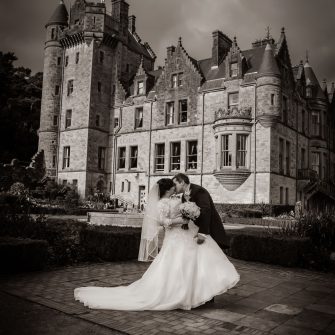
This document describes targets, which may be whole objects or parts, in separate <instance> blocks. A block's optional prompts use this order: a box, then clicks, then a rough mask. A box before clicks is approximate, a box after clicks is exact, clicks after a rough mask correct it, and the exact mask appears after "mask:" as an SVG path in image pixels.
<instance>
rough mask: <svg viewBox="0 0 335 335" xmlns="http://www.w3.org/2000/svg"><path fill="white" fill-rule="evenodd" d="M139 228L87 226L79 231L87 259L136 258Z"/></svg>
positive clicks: (139, 234) (122, 259) (139, 236)
mask: <svg viewBox="0 0 335 335" xmlns="http://www.w3.org/2000/svg"><path fill="white" fill-rule="evenodd" d="M140 239H141V229H139V228H118V227H104V226H103V227H102V226H89V227H87V228H86V229H83V230H82V231H81V233H80V241H81V245H82V247H83V249H84V250H85V258H86V259H88V260H98V259H100V260H104V261H124V260H130V259H136V258H137V256H138V250H139V246H140Z"/></svg>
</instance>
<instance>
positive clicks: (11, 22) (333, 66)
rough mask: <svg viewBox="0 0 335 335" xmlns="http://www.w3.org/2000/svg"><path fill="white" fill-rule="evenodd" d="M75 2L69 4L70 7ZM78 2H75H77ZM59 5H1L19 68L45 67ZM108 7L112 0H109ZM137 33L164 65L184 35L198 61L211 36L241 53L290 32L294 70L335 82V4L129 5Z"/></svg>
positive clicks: (2, 36)
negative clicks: (50, 24)
mask: <svg viewBox="0 0 335 335" xmlns="http://www.w3.org/2000/svg"><path fill="white" fill-rule="evenodd" d="M69 1H70V0H66V1H65V2H66V3H67V4H69ZM72 1H73V0H72ZM58 2H59V1H58V0H52V1H51V0H47V1H45V0H30V1H26V0H11V1H1V2H0V41H1V42H0V43H1V45H0V50H2V51H15V52H16V54H17V56H18V58H19V64H21V65H24V66H27V67H30V68H32V70H33V71H41V70H42V68H43V47H44V38H45V31H44V25H45V23H46V22H47V21H48V19H49V17H50V16H51V15H52V13H53V11H54V10H55V8H56V6H57V5H58ZM105 2H106V3H107V4H108V5H109V3H110V0H106V1H105ZM128 3H129V5H130V7H129V9H130V14H134V15H135V16H136V17H137V22H136V26H137V30H138V33H139V35H140V36H141V38H142V40H143V41H148V42H149V43H150V45H151V47H152V48H153V50H154V51H155V53H156V54H157V56H158V59H157V65H161V64H163V63H164V58H165V57H166V48H167V47H168V46H169V45H171V44H176V43H177V41H178V37H179V36H182V38H183V45H184V47H185V48H186V50H187V51H188V53H189V54H190V55H191V56H192V57H194V58H196V59H204V58H208V57H210V55H211V47H212V32H213V31H214V30H216V29H220V30H222V31H223V32H224V33H225V34H227V35H228V36H229V37H230V38H233V37H234V36H236V37H237V41H238V43H239V46H240V48H241V49H242V50H246V49H249V48H251V43H252V42H253V41H254V40H255V39H258V38H261V37H264V36H265V35H266V27H267V26H269V27H270V28H271V34H272V35H273V37H274V38H275V39H276V40H278V38H279V35H280V30H281V27H282V26H284V27H285V28H286V36H287V40H288V45H289V51H290V56H291V60H292V63H293V65H294V64H297V63H299V61H300V59H304V58H305V54H306V50H309V55H310V62H311V65H312V66H313V68H314V71H315V72H316V74H317V75H318V78H319V79H320V81H322V79H323V78H328V82H331V81H335V61H334V60H335V47H334V46H335V34H334V31H335V1H333V0H319V1H306V0H294V1H292V0H168V1H166V0H128Z"/></svg>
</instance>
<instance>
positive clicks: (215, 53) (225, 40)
mask: <svg viewBox="0 0 335 335" xmlns="http://www.w3.org/2000/svg"><path fill="white" fill-rule="evenodd" d="M232 44H233V42H232V40H231V39H230V38H229V37H228V36H227V35H225V34H224V33H223V32H222V31H220V30H216V31H214V32H213V48H212V67H218V66H219V65H220V64H221V63H222V61H223V60H224V58H225V57H226V55H227V53H228V52H229V50H230V48H231V46H232Z"/></svg>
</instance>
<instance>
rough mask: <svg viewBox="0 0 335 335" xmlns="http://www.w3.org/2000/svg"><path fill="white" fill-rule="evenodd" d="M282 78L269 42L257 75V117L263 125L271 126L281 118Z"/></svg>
mask: <svg viewBox="0 0 335 335" xmlns="http://www.w3.org/2000/svg"><path fill="white" fill-rule="evenodd" d="M280 112H281V78H280V71H279V68H278V64H277V61H276V58H275V56H274V54H273V50H272V47H271V45H270V44H269V43H268V44H267V45H266V48H265V50H264V54H263V59H262V62H261V66H260V68H259V71H258V76H257V108H256V118H257V119H258V120H259V121H260V123H261V124H262V126H264V127H271V126H272V125H274V124H275V123H276V122H277V121H278V120H279V118H280Z"/></svg>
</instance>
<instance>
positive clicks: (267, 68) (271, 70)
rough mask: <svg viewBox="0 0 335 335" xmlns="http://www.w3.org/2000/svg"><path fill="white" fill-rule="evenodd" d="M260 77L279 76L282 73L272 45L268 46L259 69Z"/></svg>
mask: <svg viewBox="0 0 335 335" xmlns="http://www.w3.org/2000/svg"><path fill="white" fill-rule="evenodd" d="M258 75H259V76H261V75H263V76H266V75H275V76H279V75H280V71H279V68H278V64H277V61H276V58H275V56H274V54H273V51H272V47H271V45H270V44H267V45H266V48H265V51H264V54H263V58H262V62H261V65H260V67H259V69H258Z"/></svg>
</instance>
